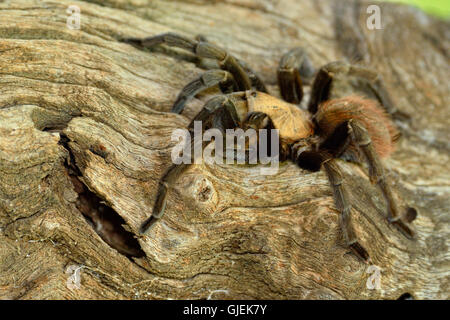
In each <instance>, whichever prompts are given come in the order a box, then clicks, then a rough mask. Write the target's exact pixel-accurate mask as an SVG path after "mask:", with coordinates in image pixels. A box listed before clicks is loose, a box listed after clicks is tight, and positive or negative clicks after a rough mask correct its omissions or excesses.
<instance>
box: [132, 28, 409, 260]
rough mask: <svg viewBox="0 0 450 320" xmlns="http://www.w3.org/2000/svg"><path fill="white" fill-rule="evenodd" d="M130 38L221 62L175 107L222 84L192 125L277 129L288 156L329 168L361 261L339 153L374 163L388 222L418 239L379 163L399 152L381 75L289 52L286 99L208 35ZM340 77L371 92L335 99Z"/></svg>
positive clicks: (283, 79)
mask: <svg viewBox="0 0 450 320" xmlns="http://www.w3.org/2000/svg"><path fill="white" fill-rule="evenodd" d="M125 41H126V42H128V43H132V44H135V45H139V46H144V47H152V46H154V45H159V44H165V45H169V46H175V47H179V48H183V49H187V50H190V51H191V52H192V53H194V54H196V55H197V56H198V57H200V58H209V59H215V60H217V61H218V65H219V67H220V69H217V70H216V69H214V70H210V71H206V72H205V73H204V74H202V75H201V76H200V77H199V78H197V79H195V80H193V81H192V82H190V83H189V84H187V85H186V86H185V87H184V88H183V90H182V91H181V93H180V94H179V95H178V98H177V100H176V101H175V103H174V106H173V108H172V112H176V113H181V112H182V110H183V108H184V106H185V104H186V102H187V101H188V100H189V99H191V98H192V97H194V96H195V95H196V94H197V93H199V92H201V91H203V90H206V89H208V88H211V87H215V86H217V85H218V86H219V87H220V89H222V91H223V92H225V93H224V94H223V95H219V96H216V97H214V98H212V99H210V100H209V101H208V102H206V103H205V105H204V107H203V109H202V110H201V111H200V112H199V113H198V114H197V116H196V117H195V118H194V119H193V121H192V122H191V125H190V126H189V129H190V130H192V129H193V126H194V121H202V123H203V126H202V130H207V129H211V128H216V129H219V130H221V131H222V132H224V131H225V130H226V129H234V128H243V129H245V128H254V129H265V128H267V129H268V128H275V129H278V130H279V150H278V151H279V157H280V159H281V160H290V161H292V162H294V163H296V164H297V165H298V166H299V167H301V168H303V169H307V170H311V171H317V170H320V169H322V168H323V169H324V170H325V172H326V174H327V176H328V179H329V181H330V184H331V187H332V189H333V193H334V199H335V204H336V207H337V209H338V210H339V211H340V213H341V215H340V218H341V219H340V221H341V227H342V231H343V234H344V238H345V240H346V243H347V245H348V246H349V248H351V249H352V251H353V252H354V253H355V254H356V255H357V256H359V257H360V258H361V259H363V260H365V261H367V260H368V258H369V255H368V253H367V251H366V250H365V249H364V247H363V246H362V245H361V244H360V243H359V242H358V240H357V238H356V235H355V232H354V229H353V225H352V223H351V217H350V210H351V204H350V203H349V200H348V199H349V197H348V194H347V191H346V188H345V186H344V181H343V177H342V173H341V170H340V169H339V165H338V162H337V161H336V160H335V159H336V158H345V159H349V158H350V159H360V157H361V156H362V157H363V158H364V159H365V160H366V161H367V163H368V166H369V176H370V180H371V181H372V182H373V183H376V184H377V185H378V186H379V187H380V189H381V191H382V193H383V195H384V197H385V199H386V202H387V205H388V212H387V218H388V221H389V222H390V223H392V224H394V225H395V226H396V227H397V228H398V229H399V230H400V231H402V232H403V233H404V234H405V235H406V236H407V237H409V238H413V237H414V232H413V230H412V229H411V228H410V226H409V224H408V223H406V222H405V221H404V219H403V217H402V216H401V215H400V214H399V212H398V208H397V206H396V203H395V201H394V197H393V195H392V191H391V189H390V187H389V184H388V183H387V181H386V177H385V175H384V170H383V166H382V165H381V162H380V158H382V157H386V156H388V155H389V154H390V153H391V152H392V151H393V149H394V143H395V141H396V140H397V138H398V133H397V131H396V130H395V128H394V125H393V123H392V122H391V120H390V115H392V114H394V113H395V112H396V110H395V108H394V107H393V104H392V102H391V100H390V98H389V95H388V93H387V91H386V89H385V88H384V86H383V84H382V82H381V80H380V77H379V76H378V74H377V73H375V72H373V71H372V70H370V69H367V68H364V67H361V66H353V65H350V64H348V63H345V62H332V63H329V64H327V65H325V66H323V67H322V68H320V69H319V70H318V71H317V72H315V71H314V68H313V67H312V64H311V62H310V61H309V59H308V57H307V55H306V53H305V51H304V50H302V49H300V48H296V49H293V50H291V51H290V52H288V53H287V54H285V55H284V56H283V57H282V59H281V61H280V65H279V68H278V83H279V87H280V92H281V95H282V97H283V99H284V100H285V101H283V100H280V99H278V98H275V97H273V96H271V95H269V94H268V93H267V89H266V87H265V86H264V83H263V82H262V81H261V79H260V78H259V77H258V76H257V75H256V74H255V73H254V72H253V71H252V70H251V69H250V68H249V67H248V66H247V65H246V64H245V63H244V62H242V61H240V60H238V59H236V58H234V57H233V56H231V55H229V54H228V53H227V52H226V51H224V50H223V49H221V48H219V47H217V46H215V45H213V44H211V43H209V42H207V41H206V40H205V39H204V38H203V37H198V38H197V40H191V39H189V38H185V37H182V36H180V35H177V34H172V33H168V34H162V35H158V36H155V37H151V38H146V39H135V38H133V39H125ZM314 74H315V76H314V78H313V75H314ZM339 76H348V77H356V78H358V81H359V82H360V83H362V84H363V86H364V87H365V91H366V92H368V94H367V95H366V96H365V97H362V96H358V95H350V96H344V97H340V98H333V99H330V97H331V93H332V84H333V80H335V79H336V78H337V77H339ZM312 79H313V81H312V87H311V98H310V100H309V103H308V112H307V111H304V110H302V109H301V108H299V106H298V104H299V103H300V102H301V100H302V97H303V85H302V81H305V80H306V81H308V82H310V80H312ZM369 98H374V99H375V100H374V99H369ZM191 145H192V146H193V144H191ZM187 167H188V165H187V164H179V165H176V164H173V165H172V166H171V167H170V168H169V169H168V171H167V172H166V173H165V174H164V176H163V178H162V180H161V182H160V184H159V188H158V193H157V198H156V202H155V205H154V207H153V211H152V214H151V216H150V217H149V218H148V219H147V220H146V221H145V222H144V223H143V224H142V227H141V233H145V232H147V231H148V230H149V228H150V227H151V226H152V225H153V224H154V223H155V222H156V221H157V220H158V219H160V218H161V217H162V215H163V213H164V210H165V207H166V194H167V191H168V189H169V188H170V187H171V185H173V183H174V182H175V181H176V179H177V178H178V177H179V176H180V175H181V174H182V172H183V171H184V170H185V169H186V168H187ZM406 220H409V221H408V222H410V220H411V219H406Z"/></svg>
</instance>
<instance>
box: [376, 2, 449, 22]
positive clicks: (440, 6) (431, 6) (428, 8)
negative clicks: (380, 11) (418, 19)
mask: <svg viewBox="0 0 450 320" xmlns="http://www.w3.org/2000/svg"><path fill="white" fill-rule="evenodd" d="M384 1H389V2H399V3H408V4H411V5H414V6H416V7H419V8H421V9H422V10H423V11H425V12H428V13H430V14H433V15H435V16H438V17H441V18H446V19H449V18H450V0H384Z"/></svg>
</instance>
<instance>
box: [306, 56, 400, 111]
mask: <svg viewBox="0 0 450 320" xmlns="http://www.w3.org/2000/svg"><path fill="white" fill-rule="evenodd" d="M337 75H349V76H357V77H359V78H362V79H364V80H365V81H367V84H368V85H369V88H370V89H371V91H373V93H374V94H375V96H376V97H377V100H378V101H379V102H380V104H381V106H382V107H383V108H384V109H385V110H386V112H387V113H388V114H391V115H395V114H400V112H398V111H397V109H396V108H395V106H394V105H393V103H392V100H391V98H390V96H389V93H388V92H387V90H386V88H385V87H384V85H383V81H382V79H381V77H380V76H379V74H378V73H376V72H375V71H373V70H371V69H369V68H365V67H361V66H354V65H351V64H349V63H346V62H343V61H335V62H330V63H328V64H326V65H324V66H323V67H321V68H320V70H319V72H318V73H317V75H316V77H315V79H314V82H313V85H312V91H311V99H310V100H309V104H308V110H309V112H310V113H311V114H313V115H314V114H315V113H316V112H317V110H318V107H319V105H320V104H321V103H322V102H324V101H326V100H329V98H330V90H331V84H332V81H333V78H334V77H335V76H337Z"/></svg>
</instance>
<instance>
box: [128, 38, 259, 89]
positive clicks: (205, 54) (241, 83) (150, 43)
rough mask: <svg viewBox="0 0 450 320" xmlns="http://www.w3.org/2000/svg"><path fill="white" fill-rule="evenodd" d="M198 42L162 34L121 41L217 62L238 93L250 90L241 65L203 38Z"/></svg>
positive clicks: (248, 80) (249, 81)
mask: <svg viewBox="0 0 450 320" xmlns="http://www.w3.org/2000/svg"><path fill="white" fill-rule="evenodd" d="M197 39H198V40H192V39H189V38H186V37H183V36H181V35H178V34H175V33H164V34H160V35H157V36H154V37H148V38H125V39H122V41H124V42H126V43H131V44H135V45H139V46H142V47H144V48H151V47H154V46H156V45H160V44H165V45H168V46H171V47H178V48H182V49H186V50H189V51H190V52H192V53H193V54H195V55H197V56H198V57H200V58H208V59H214V60H217V61H218V63H219V67H220V68H221V69H223V70H226V71H228V72H230V73H231V74H232V75H233V77H234V79H235V81H236V83H237V86H238V88H239V90H240V91H245V90H250V89H251V87H252V82H251V80H250V77H249V75H248V74H247V73H246V72H245V70H244V68H243V67H242V65H241V64H240V63H239V62H238V60H236V58H234V57H233V56H232V55H230V54H228V53H227V52H226V51H225V50H223V49H222V48H219V47H218V46H216V45H214V44H212V43H210V42H207V41H203V40H204V37H197Z"/></svg>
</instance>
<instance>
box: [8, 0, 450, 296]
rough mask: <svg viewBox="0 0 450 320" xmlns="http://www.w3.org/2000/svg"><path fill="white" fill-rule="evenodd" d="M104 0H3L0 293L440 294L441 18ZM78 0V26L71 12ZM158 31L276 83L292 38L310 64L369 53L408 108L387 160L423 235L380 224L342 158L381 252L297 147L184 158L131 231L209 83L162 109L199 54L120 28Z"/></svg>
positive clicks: (444, 190)
mask: <svg viewBox="0 0 450 320" xmlns="http://www.w3.org/2000/svg"><path fill="white" fill-rule="evenodd" d="M96 2H97V1H91V2H83V1H59V2H58V3H56V2H52V3H46V2H42V1H5V2H2V3H1V4H0V8H1V9H2V10H0V35H1V38H0V106H1V109H0V227H1V229H0V297H1V298H6V299H14V298H22V299H45V298H57V299H91V298H106V299H110V298H120V299H133V298H144V299H159V298H162V299H166V298H173V299H181V298H194V299H202V298H213V299H215V298H224V299H236V298H242V299H246V298H251V299H253V298H256V299H259V298H266V299H352V298H370V299H378V298H387V299H396V298H398V297H400V296H401V295H402V294H404V293H409V294H411V295H412V296H413V297H415V298H419V299H428V298H441V299H448V297H449V251H448V241H449V225H448V211H449V208H450V197H449V195H450V185H449V181H450V179H449V177H450V176H449V172H450V170H449V169H450V166H449V163H450V162H449V150H450V146H449V138H450V130H449V124H450V123H449V119H450V108H449V107H448V106H449V103H450V101H449V98H448V93H449V85H448V81H447V80H448V74H449V56H448V52H449V23H448V22H443V21H438V20H436V19H434V18H432V17H429V16H427V15H425V14H423V13H421V12H419V11H417V10H415V9H412V8H410V7H406V6H400V5H393V4H384V3H380V4H379V5H380V7H381V23H382V29H380V30H377V29H375V30H369V29H368V28H367V26H366V19H367V18H368V14H367V13H366V9H367V6H368V5H369V3H368V2H367V3H366V2H354V1H331V0H322V1H317V0H307V1H295V0H285V1H277V2H273V1H256V0H233V1H215V2H210V1H185V2H173V1H170V2H165V1H151V2H147V1H124V0H108V1H102V3H101V5H99V4H97V3H96ZM73 4H76V5H77V6H78V7H79V8H80V9H81V13H80V18H81V19H80V29H79V30H72V29H70V28H69V27H68V26H67V23H66V22H67V19H68V17H69V15H68V14H67V12H66V10H67V9H68V7H69V6H70V5H73ZM72 18H73V17H72ZM167 31H173V32H178V33H181V34H183V35H186V36H190V37H194V36H195V35H196V34H203V35H205V36H206V37H207V38H208V40H209V41H212V42H214V43H216V44H219V45H221V46H222V47H224V48H226V49H227V50H229V51H230V52H231V53H232V54H233V55H235V56H236V57H238V58H239V59H241V60H244V61H246V62H248V63H249V65H250V66H251V67H252V69H254V70H255V71H257V72H258V73H259V74H260V75H261V77H262V79H263V80H264V81H265V82H266V83H267V84H268V85H269V86H268V87H269V90H270V91H271V93H272V94H274V95H275V96H279V93H278V89H277V86H276V74H275V71H276V67H277V64H278V61H279V58H280V57H281V55H282V54H283V53H285V52H286V51H287V50H289V49H290V48H293V47H295V46H302V47H305V48H306V49H307V50H308V52H309V55H310V57H311V59H312V60H313V62H314V64H315V65H316V66H320V65H323V64H325V63H327V62H330V61H334V60H339V59H344V60H345V59H347V60H353V61H354V60H359V61H362V62H363V63H364V64H366V65H368V66H370V67H372V68H374V69H376V70H378V71H379V72H380V74H381V75H382V76H383V78H384V80H385V82H386V85H387V88H388V90H389V91H390V93H391V95H392V98H393V100H394V102H395V104H396V106H397V107H398V109H399V110H401V111H402V112H404V113H406V114H409V115H410V116H411V120H410V121H409V122H407V121H398V122H397V124H398V125H399V126H400V130H401V132H402V134H403V139H402V140H401V141H400V143H399V145H398V148H397V151H396V152H395V153H394V154H393V155H392V157H391V158H389V159H386V160H385V161H384V164H385V166H386V170H387V172H388V175H389V177H390V179H391V181H392V182H393V183H392V184H393V187H394V191H395V195H396V197H397V199H398V202H399V204H400V207H401V208H402V209H405V208H407V207H409V206H410V207H414V208H416V209H417V210H418V212H419V215H418V218H417V219H416V220H415V221H414V223H413V225H414V228H415V229H416V231H417V234H418V239H417V240H415V241H411V240H407V239H406V238H404V237H403V236H402V235H401V234H399V233H398V231H396V230H395V229H394V228H392V227H390V226H389V225H388V224H387V222H386V219H385V215H386V212H385V204H384V200H383V198H382V195H381V193H380V192H379V190H378V189H377V188H376V186H374V185H371V184H370V182H369V180H368V177H367V174H366V171H365V170H364V168H363V167H361V166H358V165H356V164H351V163H346V162H344V161H341V162H340V164H341V165H342V167H343V168H344V170H345V180H346V183H347V184H348V186H349V191H350V193H351V201H352V203H353V205H354V209H353V211H352V214H353V220H354V224H355V226H356V232H357V234H358V236H359V237H360V239H361V242H362V243H363V244H364V245H365V246H366V248H367V250H368V251H369V253H370V255H371V263H370V265H366V264H364V263H362V262H360V261H359V260H358V259H357V258H356V257H354V256H353V255H352V254H350V253H349V251H348V249H347V248H346V247H345V245H344V241H343V238H342V234H341V232H340V229H339V225H338V213H337V211H336V209H335V206H334V202H333V198H332V192H331V189H330V187H329V184H328V181H327V179H326V176H325V174H324V173H323V172H317V173H310V172H306V171H303V170H300V169H298V168H297V167H296V166H295V165H293V164H291V163H286V164H283V165H281V167H280V170H279V173H278V174H276V175H273V176H263V175H261V174H260V171H259V167H258V166H243V165H219V164H214V165H206V164H202V165H196V166H193V167H192V168H191V169H189V171H188V172H186V173H185V174H184V175H183V176H182V178H181V179H180V180H179V182H178V183H177V185H176V187H175V188H174V190H171V191H170V193H169V196H168V207H167V212H166V215H165V216H164V219H163V220H162V221H161V222H160V223H159V224H158V225H156V226H155V227H154V229H153V230H152V231H151V232H150V233H149V234H148V235H147V236H138V229H139V226H140V223H141V222H142V221H143V220H144V219H145V218H146V217H147V216H148V215H149V213H150V212H151V208H152V206H153V202H154V200H155V192H156V187H157V185H158V180H159V179H160V178H161V176H162V175H163V174H164V171H165V170H166V169H167V167H168V166H169V165H170V152H171V147H172V146H173V145H174V142H172V141H171V140H170V138H171V133H172V131H173V130H174V129H177V128H184V127H186V126H187V124H188V123H189V121H190V119H192V117H193V116H194V115H195V114H196V113H197V112H198V111H199V109H200V108H201V106H202V103H203V102H204V101H205V100H206V99H207V98H209V97H210V96H211V94H213V93H215V92H214V91H211V92H210V93H209V94H206V95H202V96H199V97H198V99H195V100H194V101H192V102H191V103H189V104H188V106H187V108H186V112H184V113H183V115H177V114H172V113H170V109H171V104H172V103H173V102H174V101H175V98H176V95H177V94H178V92H179V90H180V89H181V88H182V87H183V86H184V85H185V84H186V83H187V81H188V80H190V79H193V78H194V77H195V76H197V75H199V74H200V73H201V72H202V70H201V69H200V68H199V64H198V63H197V62H198V61H197V60H196V59H194V58H193V57H192V56H191V55H189V54H187V53H185V52H181V51H179V50H169V49H167V50H165V49H159V50H155V51H153V52H150V51H145V50H144V51H141V50H138V49H137V48H134V47H132V46H130V45H128V44H125V43H121V42H120V41H118V39H120V38H123V37H130V36H134V37H144V36H150V35H155V34H158V33H162V32H167ZM95 229H97V232H96V230H95ZM111 230H114V232H112V231H111ZM117 230H120V232H117ZM107 237H109V239H108V238H107ZM111 245H113V246H114V248H113V247H112V246H111ZM371 265H373V266H375V267H371ZM377 268H379V269H377ZM377 270H381V273H380V278H379V279H380V283H379V288H374V289H373V290H371V289H370V288H372V287H371V286H370V285H369V286H368V283H367V282H368V281H369V284H370V283H372V284H373V282H371V281H372V280H374V278H373V277H375V276H376V275H377V274H376V272H377ZM374 272H375V273H374ZM371 277H372V278H371Z"/></svg>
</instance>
